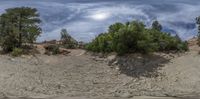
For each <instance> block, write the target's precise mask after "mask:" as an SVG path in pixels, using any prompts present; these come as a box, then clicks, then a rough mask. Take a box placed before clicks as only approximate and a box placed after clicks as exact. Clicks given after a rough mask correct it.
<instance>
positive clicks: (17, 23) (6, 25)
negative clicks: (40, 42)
mask: <svg viewBox="0 0 200 99" xmlns="http://www.w3.org/2000/svg"><path fill="white" fill-rule="evenodd" d="M40 22H41V20H40V19H39V14H38V12H37V9H35V8H30V7H16V8H9V9H6V11H5V13H3V14H2V15H1V16H0V40H1V45H2V47H3V49H4V51H12V50H13V49H14V48H21V47H22V44H25V43H33V42H34V41H35V40H36V38H37V37H38V36H39V35H40V34H41V28H40V27H39V23H40Z"/></svg>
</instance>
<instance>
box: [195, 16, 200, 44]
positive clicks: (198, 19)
mask: <svg viewBox="0 0 200 99" xmlns="http://www.w3.org/2000/svg"><path fill="white" fill-rule="evenodd" d="M196 23H197V25H198V35H197V37H198V45H199V46H200V16H199V17H197V18H196Z"/></svg>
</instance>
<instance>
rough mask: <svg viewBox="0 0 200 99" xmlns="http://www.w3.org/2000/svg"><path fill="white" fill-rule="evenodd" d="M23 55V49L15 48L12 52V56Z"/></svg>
mask: <svg viewBox="0 0 200 99" xmlns="http://www.w3.org/2000/svg"><path fill="white" fill-rule="evenodd" d="M22 54H23V49H21V48H14V49H13V51H12V52H11V55H12V56H15V57H16V56H20V55H22Z"/></svg>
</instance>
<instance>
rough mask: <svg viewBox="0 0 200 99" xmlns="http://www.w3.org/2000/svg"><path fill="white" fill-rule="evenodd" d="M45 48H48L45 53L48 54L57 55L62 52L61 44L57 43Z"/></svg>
mask: <svg viewBox="0 0 200 99" xmlns="http://www.w3.org/2000/svg"><path fill="white" fill-rule="evenodd" d="M45 49H46V52H45V54H48V55H51V54H52V55H56V54H59V53H60V50H59V46H57V45H48V46H46V47H45Z"/></svg>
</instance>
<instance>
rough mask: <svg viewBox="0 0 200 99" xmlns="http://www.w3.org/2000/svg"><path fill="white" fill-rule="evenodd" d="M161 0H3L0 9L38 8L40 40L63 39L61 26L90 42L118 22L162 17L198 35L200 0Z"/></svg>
mask: <svg viewBox="0 0 200 99" xmlns="http://www.w3.org/2000/svg"><path fill="white" fill-rule="evenodd" d="M0 1H1V0H0ZM158 1H159V0H151V2H150V1H147V0H140V1H132V0H127V1H126V2H122V1H120V0H117V1H116V0H112V1H109V2H108V1H106V0H104V1H101V2H100V1H99V2H94V1H93V2H91V1H90V0H85V1H80V0H79V1H78V0H75V1H73V0H71V1H70V0H69V1H68V0H48V1H47V0H44V1H39V0H29V1H27V0H20V1H17V0H15V2H14V1H13V0H7V1H5V0H2V1H1V4H0V13H3V12H4V9H6V8H10V7H16V6H31V7H35V8H37V9H38V10H39V12H40V15H41V19H42V21H43V22H42V24H41V26H42V28H43V34H42V35H41V37H39V38H38V41H42V40H45V39H47V40H49V39H59V36H60V35H59V32H60V30H61V29H62V28H66V29H67V30H68V31H69V33H70V34H71V35H72V36H73V37H75V38H76V39H77V40H79V41H86V42H88V41H91V40H92V39H93V38H94V37H95V36H96V35H98V34H99V33H102V32H106V30H107V28H108V26H109V25H111V24H113V23H115V22H127V21H131V20H141V21H143V22H145V24H146V25H147V26H148V27H150V25H151V23H152V21H153V20H155V19H157V20H158V21H160V23H161V24H162V25H163V27H164V30H165V31H168V32H176V33H177V34H179V35H180V37H181V38H183V39H188V38H190V37H192V36H194V35H196V33H197V30H196V26H195V17H197V16H199V15H200V6H199V4H200V2H199V1H198V0H196V1H195V2H196V3H194V2H191V1H188V0H182V1H177V0H163V1H162V4H161V3H158ZM95 18H96V19H95ZM97 18H98V20H97ZM99 19H101V20H99Z"/></svg>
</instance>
